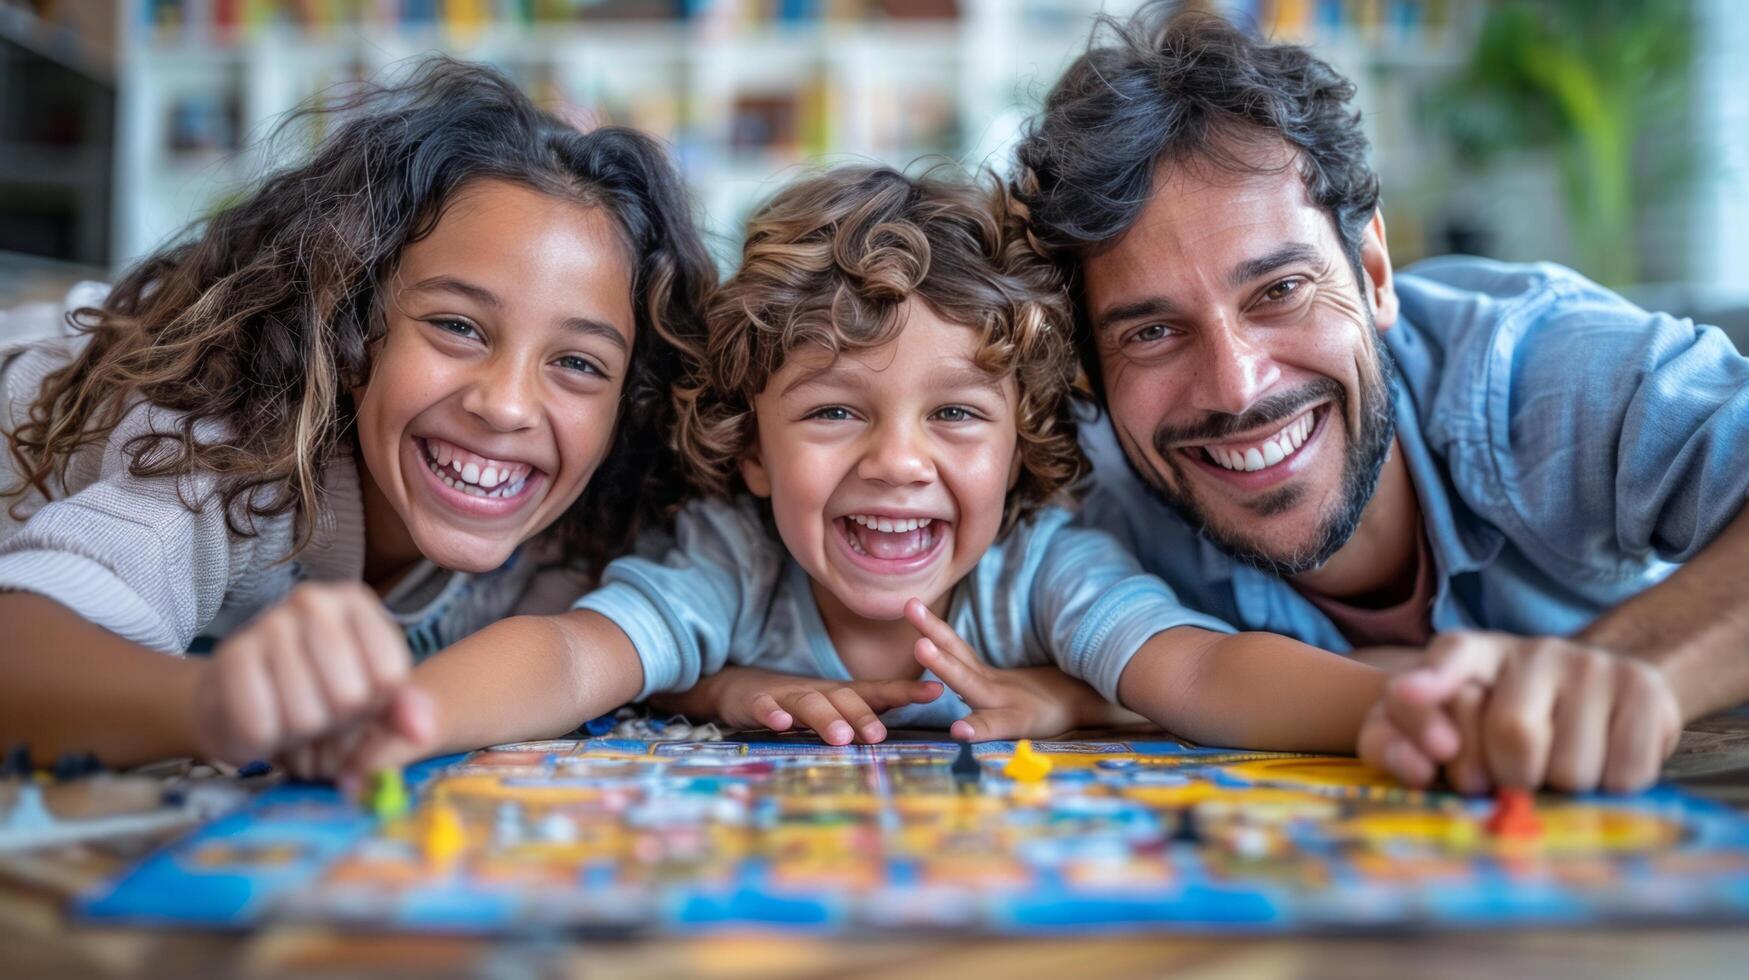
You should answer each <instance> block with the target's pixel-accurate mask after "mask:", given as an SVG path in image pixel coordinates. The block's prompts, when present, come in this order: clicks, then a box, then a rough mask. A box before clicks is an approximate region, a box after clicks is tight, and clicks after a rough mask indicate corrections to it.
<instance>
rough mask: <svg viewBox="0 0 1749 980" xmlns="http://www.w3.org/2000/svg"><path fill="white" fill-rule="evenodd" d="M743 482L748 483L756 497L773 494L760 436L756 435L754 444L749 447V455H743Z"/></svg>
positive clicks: (749, 488)
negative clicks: (760, 449) (761, 450)
mask: <svg viewBox="0 0 1749 980" xmlns="http://www.w3.org/2000/svg"><path fill="white" fill-rule="evenodd" d="M741 482H743V483H745V484H747V491H748V492H749V493H751V494H753V496H755V497H769V496H771V476H770V475H769V474H767V473H766V472H765V460H764V458H763V457H762V456H761V455H760V453H759V437H758V436H754V437H753V445H751V446H748V447H747V455H745V456H742V457H741Z"/></svg>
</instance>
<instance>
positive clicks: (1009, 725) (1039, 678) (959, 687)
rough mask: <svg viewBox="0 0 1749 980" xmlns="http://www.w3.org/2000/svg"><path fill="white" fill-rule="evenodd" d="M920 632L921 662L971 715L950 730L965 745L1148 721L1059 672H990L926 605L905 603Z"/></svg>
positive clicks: (995, 669)
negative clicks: (950, 689)
mask: <svg viewBox="0 0 1749 980" xmlns="http://www.w3.org/2000/svg"><path fill="white" fill-rule="evenodd" d="M905 618H906V619H908V620H910V622H911V625H912V626H915V627H916V628H917V632H919V633H922V634H923V637H922V639H919V640H918V641H917V648H916V657H917V662H918V663H920V664H922V665H923V666H924V667H926V668H928V669H929V670H932V671H934V672H935V676H937V677H939V678H941V679H942V681H944V682H945V683H946V684H947V686H948V687H950V688H952V689H953V691H954V693H955V694H958V695H959V696H960V698H961V699H962V700H963V701H965V702H966V704H968V705H970V706H971V708H972V713H971V714H969V715H967V716H965V717H964V718H961V719H960V720H959V721H956V722H954V723H953V726H952V727H951V728H950V729H949V730H948V731H949V733H950V734H952V735H953V737H954V738H957V739H959V740H961V741H965V742H988V741H994V740H998V739H1009V738H1041V737H1046V736H1050V735H1060V734H1062V733H1063V732H1066V731H1069V730H1070V729H1072V728H1076V727H1082V726H1091V727H1101V726H1106V725H1122V724H1134V723H1137V722H1146V719H1144V718H1142V717H1141V716H1140V715H1135V714H1132V713H1131V712H1128V711H1125V710H1124V709H1122V708H1120V707H1117V706H1115V705H1112V704H1110V702H1108V701H1106V700H1105V699H1104V698H1102V697H1100V696H1099V694H1098V692H1096V691H1094V690H1093V689H1092V688H1091V687H1088V686H1087V685H1086V684H1084V683H1082V682H1081V681H1078V680H1076V679H1075V678H1073V677H1070V676H1069V675H1067V674H1065V673H1063V672H1062V671H1060V670H1058V669H1057V668H1055V667H1013V668H1006V669H1004V668H1001V667H992V666H990V665H989V664H987V663H985V662H984V661H983V660H982V659H980V658H979V657H978V654H977V652H976V651H974V650H973V649H972V648H971V646H970V645H969V644H967V643H966V642H965V641H964V640H962V639H960V637H959V634H957V633H955V632H954V631H953V627H951V626H949V625H947V624H946V623H945V622H942V620H941V618H940V617H938V616H936V615H935V614H934V613H932V612H930V611H929V607H928V606H925V605H924V604H923V603H922V601H920V600H918V599H912V600H911V601H910V602H907V603H905Z"/></svg>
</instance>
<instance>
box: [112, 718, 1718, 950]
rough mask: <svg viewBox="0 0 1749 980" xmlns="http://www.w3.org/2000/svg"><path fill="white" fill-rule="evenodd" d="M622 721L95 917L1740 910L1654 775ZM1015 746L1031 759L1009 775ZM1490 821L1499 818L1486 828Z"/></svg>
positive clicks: (1243, 926) (196, 852) (617, 926)
mask: <svg viewBox="0 0 1749 980" xmlns="http://www.w3.org/2000/svg"><path fill="white" fill-rule="evenodd" d="M1035 748H1036V749H1037V751H1038V753H1039V754H1040V755H1042V757H1043V763H1042V764H1040V765H1039V766H1038V768H1044V767H1045V766H1048V769H1049V771H1048V773H1047V774H1043V775H1042V776H1040V774H1039V773H1038V772H1037V771H1034V772H1030V773H1029V772H1026V771H1025V767H1021V766H1010V765H1008V763H1009V759H1010V757H1011V756H1012V755H1014V754H1015V746H1014V745H1013V744H1012V743H989V744H985V745H981V746H978V747H977V750H976V756H975V759H974V758H971V757H965V758H958V759H957V762H958V764H957V765H956V764H955V763H956V756H957V754H958V752H959V746H957V745H955V744H952V743H938V742H891V743H888V744H884V745H877V746H849V747H841V748H839V747H830V746H824V745H819V744H814V743H804V742H797V741H785V742H733V741H730V742H687V743H659V742H658V743H645V742H636V741H626V740H615V739H591V740H587V741H583V742H567V741H559V742H538V743H526V744H519V745H508V746H500V747H498V748H495V749H490V750H486V751H482V752H476V753H473V754H472V755H470V756H467V757H466V758H462V757H454V758H452V759H448V760H438V761H437V762H435V763H431V764H427V765H426V766H425V767H422V768H421V769H419V770H416V771H414V772H411V773H409V782H410V783H411V784H413V796H414V798H413V804H412V806H411V807H410V808H409V809H408V810H407V811H406V813H405V814H404V815H402V816H399V817H396V818H392V819H388V820H379V819H378V818H376V817H373V816H371V815H369V814H367V813H365V812H363V811H361V810H360V809H359V808H357V807H356V806H349V805H347V804H346V803H344V802H342V801H341V800H340V799H339V798H338V797H337V795H336V794H335V793H334V792H333V791H332V790H328V789H325V788H320V787H311V786H282V787H278V788H275V789H273V790H270V791H268V792H267V793H265V794H263V795H262V796H261V797H259V798H258V799H257V800H256V801H255V802H254V803H252V804H251V805H249V806H248V807H246V808H245V809H243V810H241V811H239V812H236V813H233V814H231V815H229V816H227V817H224V818H221V819H219V820H218V821H216V822H214V823H212V824H210V825H208V826H206V827H204V828H202V829H201V830H199V831H198V832H196V833H195V834H193V835H192V836H190V837H188V838H186V839H184V840H182V841H180V842H179V843H176V844H174V845H173V846H171V847H169V848H167V849H166V850H164V851H162V852H160V853H158V854H157V855H155V856H153V857H151V858H149V859H148V860H146V861H145V862H144V863H142V864H141V865H140V866H138V867H137V868H135V869H134V870H133V871H132V872H130V873H129V874H128V875H126V876H125V877H124V878H123V879H121V880H120V881H119V882H117V883H115V884H113V885H112V886H109V887H107V888H105V889H104V890H103V891H102V892H101V893H99V894H95V895H92V896H89V897H88V898H87V899H86V900H84V901H83V902H82V903H81V906H80V907H81V910H82V912H83V914H84V915H86V916H89V917H92V918H97V919H105V920H128V921H134V922H155V923H166V924H176V925H194V926H209V927H230V928H235V927H247V926H252V925H256V924H260V923H264V922H269V921H306V922H319V923H327V924H340V925H347V926H355V927H360V928H371V929H397V930H431V931H457V932H471V933H503V932H520V931H553V930H566V931H584V932H589V933H603V932H606V933H622V932H623V933H635V932H643V931H655V932H670V933H674V932H692V931H698V930H706V929H721V928H757V929H770V928H780V929H796V930H809V931H817V932H824V933H863V932H879V931H883V930H904V931H906V932H907V933H910V934H915V933H916V932H917V931H918V930H968V931H980V932H1002V933H1027V934H1037V933H1078V932H1094V931H1106V930H1125V929H1128V930H1137V929H1151V930H1178V931H1210V930H1223V931H1260V932H1282V931H1331V930H1349V929H1357V928H1359V929H1393V928H1427V927H1435V928H1448V927H1460V928H1461V927H1484V926H1485V927H1495V926H1517V925H1549V924H1577V923H1595V922H1603V921H1635V922H1644V921H1657V922H1685V923H1686V922H1699V921H1735V920H1749V819H1745V817H1743V816H1741V815H1739V814H1737V813H1735V812H1733V811H1732V810H1730V809H1728V808H1726V807H1724V806H1721V805H1716V804H1712V803H1708V802H1705V801H1701V800H1697V799H1694V798H1692V797H1688V796H1685V795H1683V794H1681V793H1679V792H1678V791H1676V790H1673V789H1667V788H1660V789H1658V790H1656V791H1654V792H1652V793H1649V794H1645V795H1641V796H1635V797H1621V798H1611V797H1591V798H1579V799H1574V798H1558V797H1544V798H1542V799H1540V800H1538V801H1537V803H1536V805H1535V807H1534V810H1532V811H1530V812H1529V813H1528V814H1519V815H1517V818H1516V819H1515V821H1514V822H1513V823H1512V825H1511V826H1510V827H1507V826H1506V825H1504V824H1502V823H1501V822H1500V821H1499V820H1497V819H1494V818H1495V816H1496V815H1495V812H1494V811H1495V809H1496V807H1495V804H1494V802H1493V801H1491V800H1474V801H1471V800H1465V799H1462V798H1459V797H1456V796H1451V795H1447V794H1443V793H1423V792H1418V791H1411V790H1404V789H1400V788H1394V787H1391V786H1389V785H1387V784H1385V783H1382V782H1381V781H1379V780H1378V779H1377V778H1376V777H1374V776H1373V775H1372V774H1370V773H1369V772H1367V771H1366V770H1365V769H1364V768H1362V767H1361V766H1360V764H1359V763H1357V762H1355V761H1354V760H1352V759H1339V758H1322V757H1309V756H1282V755H1273V754H1263V753H1239V752H1229V751H1219V750H1208V749H1187V748H1184V747H1182V746H1179V745H1177V744H1175V743H1170V742H1051V743H1038V744H1037V745H1036V746H1035ZM1005 769H1008V770H1010V771H1012V772H1014V773H1016V774H1017V775H1019V776H1022V777H1032V778H1031V779H1015V778H1010V777H1009V776H1007V775H1005V774H1004V770H1005ZM1490 824H1493V826H1494V828H1495V829H1490Z"/></svg>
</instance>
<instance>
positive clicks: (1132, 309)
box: [1095, 296, 1172, 331]
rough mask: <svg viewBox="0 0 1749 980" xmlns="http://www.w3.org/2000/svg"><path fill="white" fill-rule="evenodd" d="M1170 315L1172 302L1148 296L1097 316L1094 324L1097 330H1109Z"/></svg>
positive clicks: (1162, 297)
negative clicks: (1121, 325) (1122, 324)
mask: <svg viewBox="0 0 1749 980" xmlns="http://www.w3.org/2000/svg"><path fill="white" fill-rule="evenodd" d="M1171 313H1172V301H1171V300H1169V299H1167V298H1166V297H1164V296H1149V297H1147V298H1145V299H1138V300H1132V301H1130V302H1128V303H1120V304H1118V305H1117V306H1114V307H1112V308H1111V309H1109V310H1106V311H1105V312H1104V313H1101V314H1100V315H1099V320H1098V322H1097V323H1096V324H1095V328H1096V329H1097V330H1101V331H1104V330H1110V329H1111V328H1113V327H1115V326H1117V325H1118V324H1120V323H1128V322H1129V321H1131V320H1140V319H1143V318H1145V317H1151V316H1169V315H1171Z"/></svg>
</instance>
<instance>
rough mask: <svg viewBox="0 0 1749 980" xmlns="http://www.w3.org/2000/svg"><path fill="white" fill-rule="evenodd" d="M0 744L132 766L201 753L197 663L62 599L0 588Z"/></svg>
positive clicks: (40, 756) (40, 757) (42, 755)
mask: <svg viewBox="0 0 1749 980" xmlns="http://www.w3.org/2000/svg"><path fill="white" fill-rule="evenodd" d="M0 622H3V623H5V624H6V627H5V629H4V630H3V631H0V678H4V680H0V746H11V745H17V744H25V745H28V746H30V751H31V754H32V755H33V756H35V758H36V761H37V762H38V764H46V763H48V762H52V761H53V760H54V759H55V757H56V756H58V755H60V754H61V753H63V752H91V753H94V754H95V755H96V756H97V757H98V758H99V759H101V760H102V761H103V762H104V763H105V764H106V765H110V766H117V767H121V766H131V765H137V764H140V763H144V762H151V761H154V760H157V759H164V758H171V757H178V756H189V755H194V754H196V752H197V751H198V750H197V748H196V746H195V735H194V722H193V717H194V708H193V704H194V688H195V683H196V681H197V680H198V678H199V675H200V672H201V670H202V669H203V668H204V667H205V666H206V665H205V664H204V663H202V662H200V661H194V660H189V659H188V658H185V657H178V656H173V655H170V654H166V653H161V652H159V651H156V650H150V649H147V648H145V647H142V646H140V645H139V644H137V643H133V642H130V641H128V640H124V639H122V638H121V637H119V636H117V635H115V634H114V633H111V632H109V631H108V630H106V629H103V628H102V627H100V626H96V625H94V624H92V623H90V622H87V621H86V620H84V619H82V618H80V617H79V615H78V614H77V613H75V612H73V611H72V610H70V609H68V608H67V607H65V606H63V605H61V604H60V603H57V602H54V601H52V600H50V599H45V598H43V597H42V596H37V595H30V594H27V593H22V592H7V593H0Z"/></svg>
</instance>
